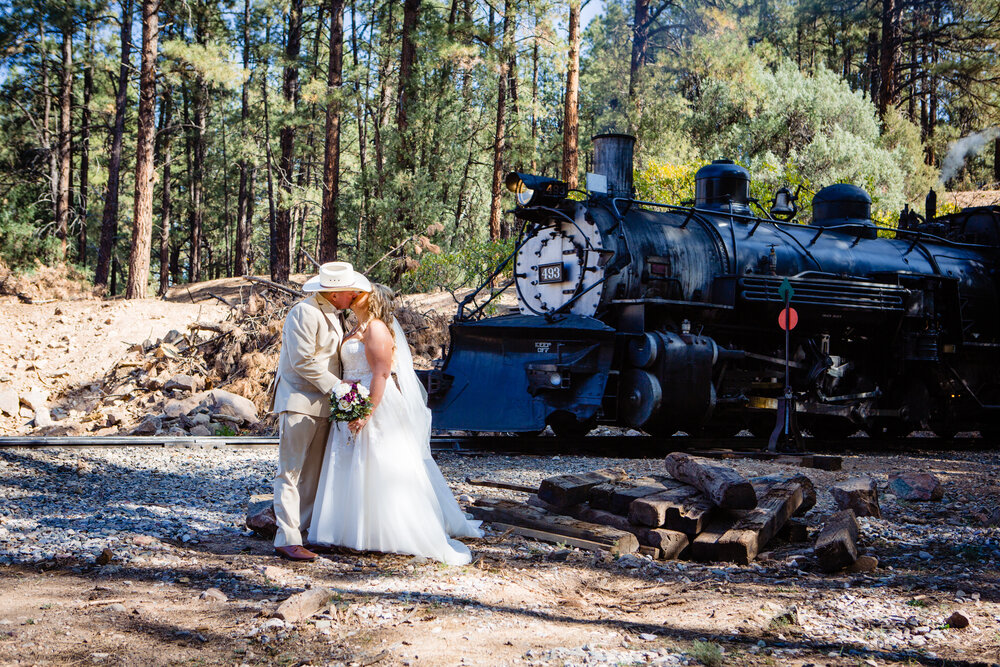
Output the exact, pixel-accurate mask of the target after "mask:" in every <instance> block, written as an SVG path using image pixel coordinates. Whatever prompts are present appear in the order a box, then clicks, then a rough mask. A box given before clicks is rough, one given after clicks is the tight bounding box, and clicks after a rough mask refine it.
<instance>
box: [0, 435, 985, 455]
mask: <svg viewBox="0 0 1000 667" xmlns="http://www.w3.org/2000/svg"><path fill="white" fill-rule="evenodd" d="M277 444H278V438H277V437H276V436H235V437H230V436H186V437H185V436H180V437H178V436H61V437H43V436H16V437H0V449H12V448H32V449H39V448H46V447H53V448H84V447H180V448H189V449H217V448H234V449H235V448H256V447H274V446H277ZM803 445H804V447H805V449H806V450H807V451H811V452H856V453H865V452H868V453H876V452H907V451H930V450H977V449H992V448H994V447H995V443H993V442H992V441H990V440H986V439H983V438H937V437H911V438H901V439H898V440H875V439H872V438H846V439H841V440H819V439H816V438H804V439H803ZM431 449H432V450H433V451H435V452H442V453H443V452H454V453H457V454H468V455H476V454H482V453H505V454H513V455H538V456H555V455H561V454H565V455H583V456H612V457H616V458H619V457H629V458H658V457H660V456H664V455H665V454H667V453H669V452H672V451H708V450H731V451H735V452H754V451H759V452H763V451H765V450H766V449H767V441H766V440H765V439H762V438H753V437H735V438H702V437H691V436H674V437H669V438H659V437H651V436H624V435H607V436H589V437H585V438H579V437H578V438H559V437H551V436H548V437H547V436H516V435H474V436H434V437H432V438H431Z"/></svg>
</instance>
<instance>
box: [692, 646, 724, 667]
mask: <svg viewBox="0 0 1000 667" xmlns="http://www.w3.org/2000/svg"><path fill="white" fill-rule="evenodd" d="M690 653H691V657H692V658H694V659H695V660H697V661H698V662H700V663H702V664H703V665H707V666H708V667H719V665H721V664H722V663H723V662H724V659H723V654H722V647H721V646H719V645H718V644H716V643H713V642H703V641H700V640H695V641H694V643H693V644H691V651H690Z"/></svg>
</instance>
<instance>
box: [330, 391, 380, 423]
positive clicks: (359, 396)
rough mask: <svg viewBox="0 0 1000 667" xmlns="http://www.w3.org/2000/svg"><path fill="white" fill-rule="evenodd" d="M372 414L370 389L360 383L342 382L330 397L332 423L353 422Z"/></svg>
mask: <svg viewBox="0 0 1000 667" xmlns="http://www.w3.org/2000/svg"><path fill="white" fill-rule="evenodd" d="M371 412H372V399H371V397H370V396H369V395H368V387H366V386H364V385H363V384H361V383H360V382H341V383H340V384H338V385H337V386H336V387H334V388H333V393H332V394H331V395H330V421H338V422H352V421H354V420H355V419H363V418H365V417H367V416H368V415H370V414H371Z"/></svg>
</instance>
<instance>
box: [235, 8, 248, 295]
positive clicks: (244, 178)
mask: <svg viewBox="0 0 1000 667" xmlns="http://www.w3.org/2000/svg"><path fill="white" fill-rule="evenodd" d="M243 69H244V70H249V69H250V0H243ZM252 78H253V77H252V75H251V76H248V77H247V79H246V81H244V82H243V95H242V98H241V106H240V138H241V139H242V142H243V146H242V149H241V150H242V151H246V149H247V148H246V145H247V143H248V141H249V139H248V137H249V134H250V133H249V129H248V128H247V121H248V119H249V118H250V82H251V79H252ZM252 224H253V166H252V164H251V163H250V160H248V159H247V157H246V155H245V154H243V155H242V156H241V157H240V193H239V198H238V200H237V202H236V244H235V245H236V249H235V251H234V255H235V265H236V266H235V269H236V275H238V276H244V275H247V274H249V273H251V272H252V270H253V269H252V267H251V266H250V261H249V260H250V237H251V234H252Z"/></svg>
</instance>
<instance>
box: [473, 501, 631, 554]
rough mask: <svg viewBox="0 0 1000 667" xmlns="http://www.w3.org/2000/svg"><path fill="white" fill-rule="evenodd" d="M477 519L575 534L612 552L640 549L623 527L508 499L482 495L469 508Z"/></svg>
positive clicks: (550, 531)
mask: <svg viewBox="0 0 1000 667" xmlns="http://www.w3.org/2000/svg"><path fill="white" fill-rule="evenodd" d="M469 511H470V512H472V515H473V516H474V517H476V518H477V519H481V520H483V521H490V522H501V523H507V524H512V525H516V526H524V527H525V528H532V529H534V530H541V531H545V532H549V533H556V534H560V535H564V536H567V537H575V538H579V539H583V540H587V541H590V542H595V543H599V544H604V545H605V548H606V549H608V550H609V551H611V553H614V554H631V553H635V552H636V550H637V549H638V548H639V540H638V539H636V537H635V535H633V534H632V533H629V532H626V531H624V530H618V529H615V528H610V527H608V526H601V525H599V524H596V523H588V522H586V521H579V520H577V519H573V518H571V517H568V516H561V515H558V514H551V513H549V512H546V511H545V510H543V509H540V508H537V507H531V506H529V505H522V504H520V503H515V502H511V501H509V500H493V499H490V498H483V499H480V500H478V501H476V504H475V505H473V506H472V507H470V508H469Z"/></svg>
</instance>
